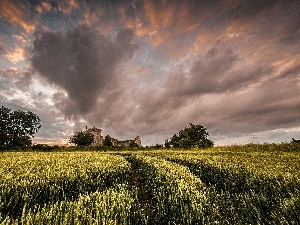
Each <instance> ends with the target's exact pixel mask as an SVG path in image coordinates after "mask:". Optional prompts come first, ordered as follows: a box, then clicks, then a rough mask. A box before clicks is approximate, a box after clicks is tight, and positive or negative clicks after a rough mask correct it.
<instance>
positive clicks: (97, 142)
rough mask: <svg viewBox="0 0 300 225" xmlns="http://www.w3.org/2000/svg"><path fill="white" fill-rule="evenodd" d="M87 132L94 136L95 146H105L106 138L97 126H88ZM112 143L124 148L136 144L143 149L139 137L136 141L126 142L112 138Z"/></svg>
mask: <svg viewBox="0 0 300 225" xmlns="http://www.w3.org/2000/svg"><path fill="white" fill-rule="evenodd" d="M85 129H86V132H89V133H91V134H93V135H94V143H93V144H92V145H93V146H103V143H104V138H103V136H102V134H101V132H102V130H101V129H98V128H96V127H95V126H94V127H93V128H88V127H87V126H86V128H85ZM111 142H112V144H113V146H122V147H129V146H131V145H133V144H136V145H137V146H139V147H141V146H142V142H141V139H140V137H139V136H137V137H136V138H135V139H134V140H126V141H119V140H118V139H116V138H111Z"/></svg>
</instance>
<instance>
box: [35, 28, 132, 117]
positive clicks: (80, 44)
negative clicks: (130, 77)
mask: <svg viewBox="0 0 300 225" xmlns="http://www.w3.org/2000/svg"><path fill="white" fill-rule="evenodd" d="M136 48H137V46H136V45H135V44H134V43H133V32H132V31H131V30H129V29H125V30H121V31H120V32H118V34H117V36H116V38H115V40H114V41H112V40H111V39H109V38H107V37H105V36H103V35H101V34H98V33H97V32H96V31H93V30H91V29H90V28H88V27H86V26H79V27H77V28H75V29H73V30H70V31H67V32H65V33H61V32H51V31H49V32H41V33H37V34H36V38H35V40H34V42H33V49H32V58H31V64H32V67H33V68H34V69H35V70H36V71H37V72H39V73H40V75H41V76H42V77H45V78H46V79H47V80H48V81H49V82H50V83H54V84H56V85H58V86H59V87H61V88H63V89H64V90H65V91H66V93H67V96H65V98H66V99H67V100H64V101H63V102H64V104H65V105H64V106H63V107H62V108H63V110H64V111H65V113H66V115H68V116H72V115H76V114H79V115H84V114H86V113H88V112H90V111H92V110H94V109H95V108H96V107H97V106H96V103H97V100H98V97H99V96H100V95H101V94H105V93H104V90H106V88H107V86H109V85H110V84H111V83H114V82H118V81H116V80H115V78H116V69H117V67H118V66H119V65H121V64H122V63H124V62H126V61H127V60H129V59H130V58H131V57H132V56H133V54H134V52H135V50H136ZM59 99H60V100H59V102H61V99H62V97H60V98H59Z"/></svg>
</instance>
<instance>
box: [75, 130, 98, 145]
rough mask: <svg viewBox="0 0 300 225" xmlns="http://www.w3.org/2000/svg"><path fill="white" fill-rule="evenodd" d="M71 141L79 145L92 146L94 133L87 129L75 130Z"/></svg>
mask: <svg viewBox="0 0 300 225" xmlns="http://www.w3.org/2000/svg"><path fill="white" fill-rule="evenodd" d="M69 142H70V143H73V144H75V145H77V146H90V145H92V144H93V143H94V135H93V134H92V133H90V132H87V131H79V132H75V134H74V135H73V136H72V137H71V138H70V140H69Z"/></svg>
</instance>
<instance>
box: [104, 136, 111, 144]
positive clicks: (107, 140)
mask: <svg viewBox="0 0 300 225" xmlns="http://www.w3.org/2000/svg"><path fill="white" fill-rule="evenodd" d="M103 145H104V146H113V143H112V141H111V137H110V136H109V135H106V136H105V138H104V142H103Z"/></svg>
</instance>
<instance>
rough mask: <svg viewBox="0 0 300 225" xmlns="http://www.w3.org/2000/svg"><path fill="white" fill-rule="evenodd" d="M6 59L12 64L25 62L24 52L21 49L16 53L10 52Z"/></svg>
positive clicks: (15, 51)
mask: <svg viewBox="0 0 300 225" xmlns="http://www.w3.org/2000/svg"><path fill="white" fill-rule="evenodd" d="M5 58H7V59H8V60H9V61H11V62H12V63H14V64H16V63H17V62H20V61H22V60H24V50H23V49H22V48H20V47H19V48H16V49H15V50H14V51H12V52H8V53H7V54H6V55H5Z"/></svg>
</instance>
